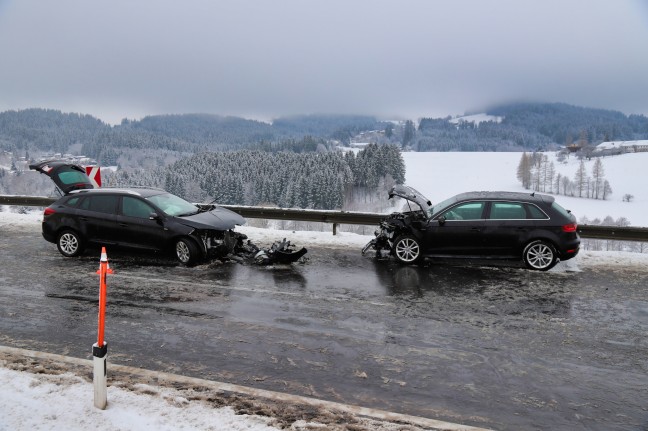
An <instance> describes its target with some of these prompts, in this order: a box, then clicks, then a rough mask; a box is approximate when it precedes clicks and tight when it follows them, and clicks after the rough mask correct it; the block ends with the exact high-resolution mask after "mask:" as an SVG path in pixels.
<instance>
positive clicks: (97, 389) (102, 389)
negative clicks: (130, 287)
mask: <svg viewBox="0 0 648 431" xmlns="http://www.w3.org/2000/svg"><path fill="white" fill-rule="evenodd" d="M112 273H113V271H112V269H110V266H109V265H108V255H107V254H106V247H102V248H101V260H100V262H99V271H97V274H99V327H98V330H97V342H96V343H95V344H93V345H92V363H93V367H94V369H93V377H92V382H93V384H94V405H95V407H97V408H98V409H101V410H104V409H105V408H106V405H107V404H108V398H107V375H108V373H107V366H106V357H107V356H108V343H106V342H105V341H104V326H105V323H106V290H107V286H106V275H107V274H112Z"/></svg>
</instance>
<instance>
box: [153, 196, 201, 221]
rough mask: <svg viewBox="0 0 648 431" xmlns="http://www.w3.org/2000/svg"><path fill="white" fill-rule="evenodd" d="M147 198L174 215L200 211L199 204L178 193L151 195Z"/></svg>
mask: <svg viewBox="0 0 648 431" xmlns="http://www.w3.org/2000/svg"><path fill="white" fill-rule="evenodd" d="M146 200H148V201H150V202H152V203H153V204H155V206H157V207H158V208H160V209H161V210H162V211H164V213H165V214H168V215H170V216H174V217H182V216H186V215H192V214H196V213H197V212H198V207H197V206H195V205H194V204H192V203H189V202H187V201H186V200H184V199H182V198H179V197H178V196H176V195H172V194H171V193H163V194H161V195H154V196H149V197H148V198H146Z"/></svg>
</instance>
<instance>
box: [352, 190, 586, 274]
mask: <svg viewBox="0 0 648 431" xmlns="http://www.w3.org/2000/svg"><path fill="white" fill-rule="evenodd" d="M394 196H398V197H401V198H403V199H405V200H406V201H407V203H408V206H409V211H406V212H402V213H394V214H391V215H390V216H389V217H387V218H386V219H385V220H383V221H382V222H381V224H380V229H378V230H377V231H376V238H374V239H373V240H372V241H371V242H369V243H368V244H367V245H366V246H365V247H364V249H363V250H362V252H363V254H364V253H366V252H367V250H369V249H374V250H376V253H377V254H378V255H380V254H381V252H382V251H383V250H385V251H388V252H389V253H391V254H392V255H393V256H394V257H395V258H396V259H397V260H398V261H400V262H402V263H406V264H411V263H417V262H419V261H421V260H422V259H423V258H424V257H439V258H470V259H507V260H511V259H513V260H517V259H521V260H522V261H524V263H525V264H526V266H527V267H528V268H530V269H535V270H540V271H546V270H548V269H550V268H552V267H553V266H554V265H556V263H557V262H558V261H559V260H563V261H564V260H568V259H571V258H573V257H574V256H576V254H577V253H578V250H579V246H580V237H579V236H578V233H577V224H576V218H575V217H574V215H573V214H571V212H569V211H567V210H565V209H564V208H562V207H561V206H560V205H558V204H557V203H556V202H555V199H554V198H553V197H552V196H548V195H540V194H535V193H531V194H526V193H513V192H469V193H462V194H459V195H456V196H453V197H451V198H449V199H447V200H445V201H443V202H440V203H438V204H436V205H432V203H431V202H430V201H429V200H428V199H427V198H425V197H424V196H423V195H422V194H421V193H419V192H418V191H416V190H414V189H413V188H411V187H407V186H404V185H397V186H394V187H393V188H392V189H391V190H390V192H389V198H390V199H391V198H393V197H394Z"/></svg>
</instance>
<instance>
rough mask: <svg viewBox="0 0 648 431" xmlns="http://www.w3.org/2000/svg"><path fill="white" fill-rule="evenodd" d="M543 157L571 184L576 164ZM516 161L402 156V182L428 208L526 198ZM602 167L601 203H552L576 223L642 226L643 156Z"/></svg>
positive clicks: (647, 214)
mask: <svg viewBox="0 0 648 431" xmlns="http://www.w3.org/2000/svg"><path fill="white" fill-rule="evenodd" d="M546 155H547V156H549V160H550V161H553V163H554V166H555V168H556V173H560V174H561V175H563V176H567V177H569V178H570V179H572V180H573V179H574V174H575V173H576V170H577V168H578V166H579V164H580V160H578V159H577V158H576V157H573V156H572V157H570V158H569V159H567V160H566V163H560V162H558V161H557V160H556V157H555V153H546ZM521 157H522V153H452V152H449V153H414V152H410V153H403V159H404V160H405V166H406V174H405V175H406V180H405V182H406V184H407V185H409V186H412V187H414V188H415V189H417V190H418V191H420V192H421V193H423V194H424V195H425V196H427V198H428V199H430V200H431V201H432V202H433V203H434V202H440V201H442V200H444V199H446V198H448V197H450V196H453V195H455V194H458V193H462V192H468V191H478V190H498V191H500V190H502V191H520V192H526V191H527V190H525V189H524V188H523V187H522V185H521V183H520V182H519V181H518V180H517V178H516V174H517V167H518V164H519V163H520V158H521ZM602 161H603V167H604V171H605V178H606V179H607V180H608V181H609V183H610V185H611V186H612V194H611V195H610V197H609V198H608V199H607V200H605V201H604V200H595V199H585V198H577V197H569V196H563V195H555V196H556V200H557V202H558V203H559V204H560V205H562V206H563V207H565V208H567V209H570V210H572V212H573V213H574V215H576V218H577V219H578V220H579V221H580V220H581V219H582V218H583V217H587V218H588V219H589V220H593V219H595V218H598V219H600V220H603V219H604V218H605V217H606V216H611V217H612V218H613V219H614V220H617V219H618V218H620V217H625V218H627V219H628V220H629V221H630V224H631V225H632V226H648V169H646V166H648V153H630V154H623V155H619V156H608V157H604V158H603V159H602ZM593 165H594V160H589V161H588V160H586V161H585V166H586V169H587V173H588V175H590V176H591V174H592V167H593ZM529 192H530V191H529ZM625 194H631V195H633V196H634V199H633V200H632V202H623V201H622V197H623V195H625Z"/></svg>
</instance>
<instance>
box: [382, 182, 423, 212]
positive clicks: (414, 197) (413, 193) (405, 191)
mask: <svg viewBox="0 0 648 431" xmlns="http://www.w3.org/2000/svg"><path fill="white" fill-rule="evenodd" d="M394 196H398V197H400V198H403V199H407V200H408V201H411V202H414V203H415V204H417V205H418V206H420V207H421V209H422V210H423V211H424V212H425V213H427V212H428V210H429V209H430V208H431V207H432V202H430V200H429V199H428V198H426V197H425V196H423V194H421V193H420V192H418V191H417V190H416V189H414V188H412V187H409V186H405V185H402V184H397V185H395V186H394V187H392V188H391V189H390V190H389V199H391V198H393V197H394Z"/></svg>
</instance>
